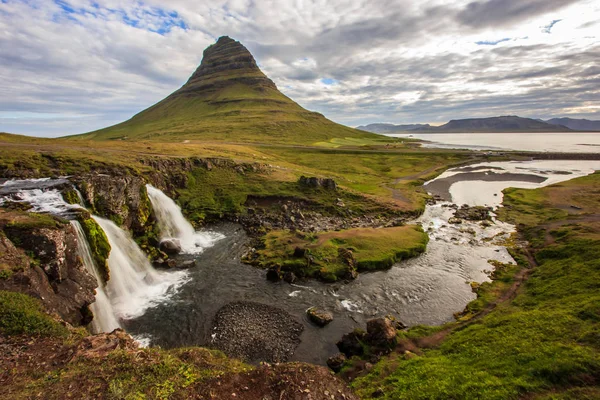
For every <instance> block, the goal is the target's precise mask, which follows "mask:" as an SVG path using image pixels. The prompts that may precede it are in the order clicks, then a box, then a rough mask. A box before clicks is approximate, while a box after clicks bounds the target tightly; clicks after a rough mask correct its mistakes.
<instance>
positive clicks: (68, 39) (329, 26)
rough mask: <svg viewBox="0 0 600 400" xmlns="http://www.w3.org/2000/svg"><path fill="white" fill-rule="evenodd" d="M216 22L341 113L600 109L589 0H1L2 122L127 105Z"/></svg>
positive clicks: (309, 100) (320, 106) (338, 117)
mask: <svg viewBox="0 0 600 400" xmlns="http://www.w3.org/2000/svg"><path fill="white" fill-rule="evenodd" d="M222 35H228V36H231V37H232V38H234V39H236V40H239V41H241V42H242V43H243V44H244V45H246V47H248V49H249V50H250V51H251V52H252V53H253V54H254V56H255V58H256V59H257V61H258V63H259V65H260V67H261V68H262V70H263V71H264V72H265V73H266V74H267V75H268V76H269V77H270V78H271V79H273V80H274V81H275V83H276V84H277V86H278V87H279V89H280V90H281V91H283V92H284V93H285V94H286V95H288V96H290V97H291V98H292V99H294V100H295V101H297V102H298V103H300V104H301V105H302V106H304V107H306V108H308V109H310V110H313V111H319V112H321V113H323V114H325V115H326V116H327V117H329V118H330V119H333V120H335V121H337V122H340V123H343V124H346V125H350V126H356V125H360V124H365V123H371V122H392V123H416V122H426V123H436V124H438V123H444V122H447V121H448V120H449V119H453V118H468V117H485V116H495V115H519V116H524V117H533V118H551V117H559V116H569V117H573V118H589V119H600V63H599V62H598V60H600V39H599V35H600V1H599V0H579V1H577V0H478V1H470V0H465V1H463V0H428V1H421V0H418V1H417V0H395V1H387V0H271V1H263V0H231V1H220V0H210V1H208V0H169V1H159V0H144V1H126V0H60V1H59V0H55V1H52V0H0V94H1V95H0V131H6V132H13V133H24V134H33V135H38V136H59V135H66V134H73V133H82V132H87V131H90V130H94V129H98V128H102V127H105V126H108V125H112V124H114V123H118V122H121V121H123V120H125V119H128V118H129V117H131V116H132V115H133V114H135V113H137V112H139V111H141V110H143V109H144V108H146V107H148V106H150V105H152V104H154V103H155V102H157V101H159V100H161V99H162V98H164V97H165V96H166V95H168V94H169V93H171V92H173V91H174V90H176V89H177V88H179V87H180V86H181V85H182V84H183V83H184V82H185V81H186V80H187V78H188V77H189V75H191V74H192V72H193V71H194V70H195V68H196V67H197V65H198V64H199V63H200V61H201V58H202V51H203V50H204V48H205V47H207V46H208V45H210V44H212V43H213V42H214V41H215V40H216V38H218V37H219V36H222Z"/></svg>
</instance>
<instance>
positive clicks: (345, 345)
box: [336, 329, 367, 357]
mask: <svg viewBox="0 0 600 400" xmlns="http://www.w3.org/2000/svg"><path fill="white" fill-rule="evenodd" d="M366 336H367V334H366V333H365V332H364V331H362V330H360V329H355V330H354V331H352V332H350V333H347V334H345V335H344V336H342V339H341V340H340V341H339V342H337V343H336V346H337V348H338V349H339V350H340V351H341V352H342V353H344V354H345V355H346V357H352V356H362V355H363V353H364V351H365V350H364V348H363V345H362V343H361V342H362V341H364V340H365V339H366Z"/></svg>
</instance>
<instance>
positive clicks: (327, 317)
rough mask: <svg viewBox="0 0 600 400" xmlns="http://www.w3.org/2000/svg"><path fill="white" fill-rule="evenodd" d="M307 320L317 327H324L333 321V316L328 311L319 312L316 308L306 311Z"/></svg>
mask: <svg viewBox="0 0 600 400" xmlns="http://www.w3.org/2000/svg"><path fill="white" fill-rule="evenodd" d="M306 315H308V318H309V319H310V320H311V321H312V322H313V323H315V324H316V325H318V326H321V327H323V326H325V325H327V324H329V323H330V322H331V321H333V314H332V313H330V312H329V311H324V310H319V309H318V308H316V307H311V308H309V309H308V310H306Z"/></svg>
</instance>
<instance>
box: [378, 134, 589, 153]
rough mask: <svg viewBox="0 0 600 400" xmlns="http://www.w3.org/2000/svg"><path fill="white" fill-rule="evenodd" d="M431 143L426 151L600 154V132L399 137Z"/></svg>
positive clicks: (403, 135)
mask: <svg viewBox="0 0 600 400" xmlns="http://www.w3.org/2000/svg"><path fill="white" fill-rule="evenodd" d="M386 136H391V137H409V136H411V137H413V138H415V139H421V140H426V141H429V142H431V143H425V144H423V147H432V148H445V149H471V150H520V151H543V152H559V153H563V152H564V153H600V132H586V133H581V132H570V133H557V132H552V133H410V132H406V133H398V134H390V135H386Z"/></svg>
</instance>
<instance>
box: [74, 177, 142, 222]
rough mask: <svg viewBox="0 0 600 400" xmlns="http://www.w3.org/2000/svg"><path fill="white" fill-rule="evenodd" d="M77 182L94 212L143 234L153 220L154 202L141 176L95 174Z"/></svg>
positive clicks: (81, 178) (80, 178) (77, 179)
mask: <svg viewBox="0 0 600 400" xmlns="http://www.w3.org/2000/svg"><path fill="white" fill-rule="evenodd" d="M74 182H76V184H77V186H78V188H79V190H80V191H81V193H82V195H83V197H84V199H85V201H86V203H87V204H88V205H90V206H91V210H92V212H94V213H96V214H98V215H100V216H101V217H104V218H108V219H111V220H112V221H113V222H115V223H116V224H117V225H120V226H121V227H124V228H126V229H129V230H131V231H133V232H134V233H139V234H141V233H143V232H144V230H145V227H146V225H147V224H149V223H151V222H152V221H151V215H152V205H151V203H150V200H149V199H148V194H147V193H146V182H145V181H144V179H142V178H141V177H138V176H129V175H123V176H118V175H117V176H115V175H104V174H94V175H86V176H82V177H79V178H76V179H74Z"/></svg>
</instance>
